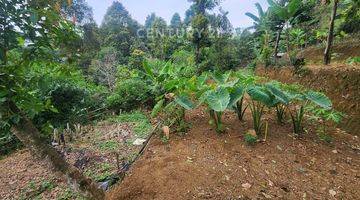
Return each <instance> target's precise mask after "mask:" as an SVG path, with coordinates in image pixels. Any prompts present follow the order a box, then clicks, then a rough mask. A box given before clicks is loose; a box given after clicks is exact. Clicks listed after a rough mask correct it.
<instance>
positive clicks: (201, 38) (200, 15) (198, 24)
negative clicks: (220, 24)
mask: <svg viewBox="0 0 360 200" xmlns="http://www.w3.org/2000/svg"><path fill="white" fill-rule="evenodd" d="M189 2H192V3H193V5H192V7H191V9H192V10H193V11H194V13H195V16H194V17H192V21H191V28H192V31H193V34H192V37H191V41H192V43H193V44H194V46H195V62H196V63H197V64H199V63H201V60H202V58H201V49H202V48H203V47H206V46H209V45H210V41H209V35H210V34H209V19H208V16H207V15H206V14H207V13H206V12H207V11H208V10H213V9H214V8H215V7H216V6H217V5H219V3H220V2H219V1H218V0H189Z"/></svg>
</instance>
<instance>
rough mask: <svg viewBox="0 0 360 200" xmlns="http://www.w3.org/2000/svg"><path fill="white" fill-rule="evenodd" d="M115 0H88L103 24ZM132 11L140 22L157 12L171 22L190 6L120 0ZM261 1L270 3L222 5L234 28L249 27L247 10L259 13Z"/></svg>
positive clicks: (179, 1)
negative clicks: (176, 13) (176, 14)
mask: <svg viewBox="0 0 360 200" xmlns="http://www.w3.org/2000/svg"><path fill="white" fill-rule="evenodd" d="M113 1H114V0H87V2H88V4H89V5H90V6H91V7H92V8H93V12H94V17H95V21H96V22H97V24H99V25H100V24H101V22H102V19H103V17H104V15H105V13H106V10H107V8H108V7H109V6H110V5H111V4H112V2H113ZM118 1H120V2H121V3H122V4H123V5H124V6H125V8H126V9H127V10H128V11H129V12H130V14H131V16H132V17H133V18H134V19H136V20H137V21H138V22H139V23H141V24H144V22H145V19H146V16H147V15H149V14H150V13H152V12H155V13H156V15H157V16H160V17H162V18H164V19H165V20H166V21H167V22H168V23H170V20H171V17H172V15H173V14H174V13H175V12H178V13H179V14H180V16H181V17H182V19H184V16H185V11H186V10H187V9H188V8H189V7H190V3H189V2H188V1H187V0H118ZM256 2H259V3H260V4H261V5H262V6H263V8H264V9H266V8H267V6H268V4H267V2H266V0H255V1H254V0H223V1H222V3H221V5H220V6H221V7H222V8H223V10H225V11H229V15H228V17H229V19H230V21H231V23H232V25H233V26H234V28H237V27H241V28H245V27H249V26H251V25H252V20H251V19H250V18H249V17H247V16H246V15H245V13H246V12H251V13H257V11H256V8H255V5H254V4H255V3H256Z"/></svg>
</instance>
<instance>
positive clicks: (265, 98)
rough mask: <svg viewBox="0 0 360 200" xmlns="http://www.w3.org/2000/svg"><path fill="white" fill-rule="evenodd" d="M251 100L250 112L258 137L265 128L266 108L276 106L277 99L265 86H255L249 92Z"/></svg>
mask: <svg viewBox="0 0 360 200" xmlns="http://www.w3.org/2000/svg"><path fill="white" fill-rule="evenodd" d="M247 93H248V94H249V96H250V98H251V103H250V106H249V107H250V110H251V115H252V119H253V125H254V130H255V132H256V134H257V135H260V134H261V130H262V127H263V125H264V124H263V122H262V117H263V114H264V109H265V107H269V108H270V107H273V106H274V105H275V100H276V99H275V97H274V96H273V95H272V94H271V93H270V92H269V91H268V89H267V88H266V87H264V86H263V85H254V86H251V87H249V89H248V90H247Z"/></svg>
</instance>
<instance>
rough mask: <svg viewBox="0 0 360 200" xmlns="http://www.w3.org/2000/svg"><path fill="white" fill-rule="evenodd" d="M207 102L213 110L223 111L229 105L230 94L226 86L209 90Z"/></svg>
mask: <svg viewBox="0 0 360 200" xmlns="http://www.w3.org/2000/svg"><path fill="white" fill-rule="evenodd" d="M206 102H207V103H208V105H209V107H210V108H211V109H212V110H214V111H216V112H223V111H224V110H225V109H226V108H227V107H228V105H229V102H230V94H229V92H228V91H227V90H226V89H225V88H218V89H216V90H215V91H211V92H209V94H208V95H207V98H206Z"/></svg>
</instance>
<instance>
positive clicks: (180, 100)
mask: <svg viewBox="0 0 360 200" xmlns="http://www.w3.org/2000/svg"><path fill="white" fill-rule="evenodd" d="M175 102H176V103H177V104H179V105H180V106H182V107H183V108H185V109H187V110H191V109H194V108H195V106H194V103H193V102H192V101H191V100H190V99H189V97H188V96H187V95H180V96H178V97H176V98H175Z"/></svg>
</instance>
